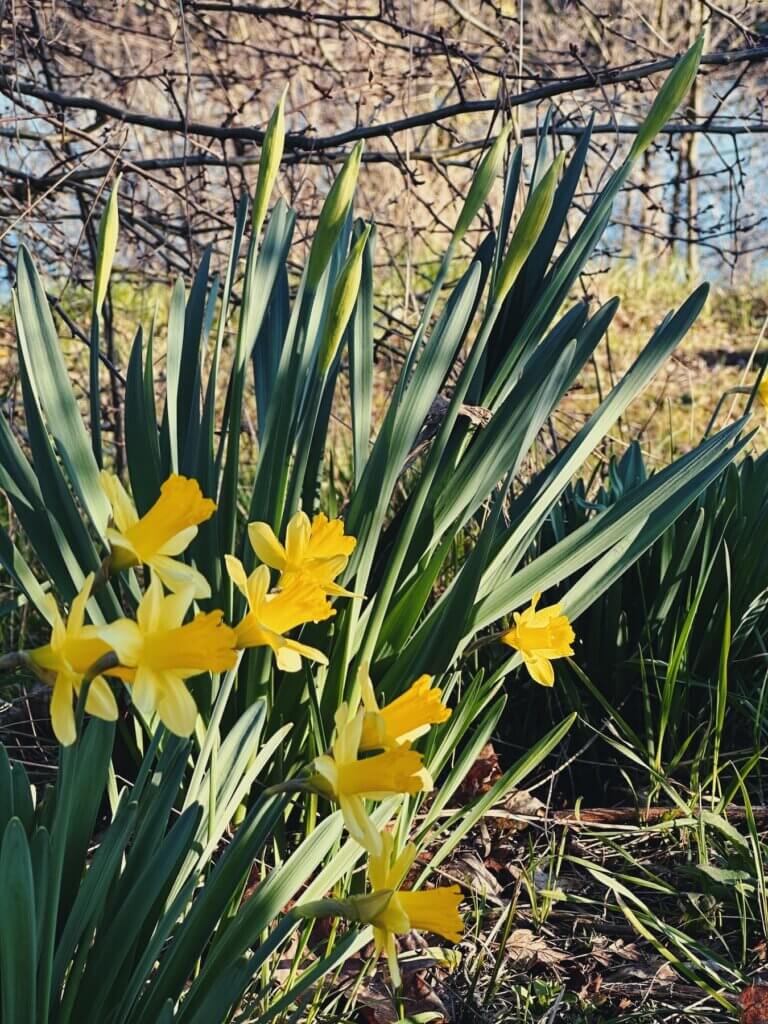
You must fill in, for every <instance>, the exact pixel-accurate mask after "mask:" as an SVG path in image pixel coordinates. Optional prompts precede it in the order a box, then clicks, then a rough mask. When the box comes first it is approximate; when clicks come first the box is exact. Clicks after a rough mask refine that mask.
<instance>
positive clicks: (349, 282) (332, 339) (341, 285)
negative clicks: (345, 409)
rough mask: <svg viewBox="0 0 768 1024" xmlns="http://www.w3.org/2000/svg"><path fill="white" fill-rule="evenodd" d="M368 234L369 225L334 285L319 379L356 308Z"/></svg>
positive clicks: (363, 231) (353, 247) (329, 362)
mask: <svg viewBox="0 0 768 1024" xmlns="http://www.w3.org/2000/svg"><path fill="white" fill-rule="evenodd" d="M370 233H371V225H370V224H366V226H365V228H364V229H363V230H362V231H361V232H360V237H359V238H358V239H357V241H356V242H355V244H354V245H353V246H352V249H351V251H350V253H349V256H348V257H347V260H346V262H345V264H344V266H343V267H342V268H341V271H340V273H339V276H338V277H337V278H336V283H335V284H334V286H333V295H332V296H331V305H330V308H329V310H328V316H327V318H326V322H325V331H324V333H323V341H322V344H321V346H320V355H319V357H318V368H319V371H320V374H321V376H322V375H324V374H325V373H326V372H327V370H328V367H329V366H330V365H331V363H332V362H333V357H334V356H335V355H336V351H337V349H338V347H339V344H340V343H341V339H342V337H343V335H344V331H345V330H346V327H347V324H348V323H349V318H350V317H351V316H352V311H353V310H354V308H355V302H356V300H357V293H358V292H359V291H360V278H361V276H362V272H363V251H364V249H365V244H366V242H367V241H368V236H369V235H370Z"/></svg>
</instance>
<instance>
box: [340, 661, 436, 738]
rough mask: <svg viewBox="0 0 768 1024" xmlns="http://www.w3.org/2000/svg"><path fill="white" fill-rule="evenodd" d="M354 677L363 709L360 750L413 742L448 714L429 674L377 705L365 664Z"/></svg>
mask: <svg viewBox="0 0 768 1024" xmlns="http://www.w3.org/2000/svg"><path fill="white" fill-rule="evenodd" d="M358 680H359V682H360V690H361V695H362V698H363V707H364V709H365V717H364V719H363V734H362V737H361V739H360V749H361V750H376V749H379V748H388V747H396V746H398V745H399V744H401V743H405V742H413V741H414V740H417V739H418V738H419V737H420V736H423V735H424V734H425V733H427V732H429V729H430V727H431V726H433V725H440V724H441V723H442V722H445V721H447V720H448V719H449V718H450V717H451V709H450V708H449V707H446V706H445V704H443V703H442V695H443V694H442V690H440V689H438V688H437V687H436V686H432V676H427V675H423V676H419V678H418V679H417V680H416V681H415V682H414V683H412V684H411V686H410V687H409V688H408V689H407V690H406V691H405V693H402V694H400V696H399V697H396V698H395V699H394V700H393V701H390V702H389V704H385V705H384V707H381V708H380V707H379V704H378V701H377V700H376V694H375V692H374V689H373V684H372V683H371V677H370V675H369V674H368V668H367V666H366V665H363V666H362V667H361V669H360V672H359V674H358Z"/></svg>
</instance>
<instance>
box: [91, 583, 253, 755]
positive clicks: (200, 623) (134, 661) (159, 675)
mask: <svg viewBox="0 0 768 1024" xmlns="http://www.w3.org/2000/svg"><path fill="white" fill-rule="evenodd" d="M193 600H194V592H193V590H192V588H191V587H188V588H187V589H186V590H183V591H181V592H180V593H178V594H164V593H163V588H162V585H161V583H160V580H159V579H158V578H157V577H155V576H153V577H152V581H151V583H150V584H149V586H148V587H147V590H146V592H145V594H144V596H143V597H142V599H141V601H140V602H139V606H138V609H137V611H136V621H135V622H134V621H133V620H132V619H118V620H117V621H115V622H112V623H110V624H109V625H108V626H105V627H104V628H103V629H102V630H101V635H102V637H103V639H104V640H106V642H107V643H108V644H109V645H110V647H112V648H113V649H114V650H115V652H116V653H117V656H118V658H119V659H120V666H121V667H120V668H118V669H116V670H115V672H114V674H115V675H117V676H119V677H120V678H121V679H125V680H126V681H128V682H129V683H131V696H132V698H133V702H134V704H135V705H136V707H137V708H138V709H139V711H141V713H142V714H144V715H146V716H147V717H150V716H151V715H152V714H154V713H155V712H157V714H158V716H159V718H160V721H161V722H162V723H163V725H165V726H166V728H168V729H169V730H170V731H171V732H173V733H175V734H176V735H177V736H190V735H191V734H192V732H193V730H194V728H195V719H196V718H197V707H196V706H195V701H194V698H193V697H192V694H191V693H190V692H189V690H188V689H187V686H186V683H185V680H186V679H190V678H191V677H192V676H196V675H199V674H200V673H202V672H224V671H226V670H227V669H229V668H232V666H233V665H234V664H235V662H236V661H237V651H236V650H235V631H234V630H233V629H231V628H230V627H229V626H227V625H225V624H224V623H223V622H222V617H223V613H222V612H221V611H218V610H217V611H212V612H205V613H203V612H199V613H198V614H197V615H195V617H194V618H193V619H192V620H191V621H189V622H184V619H185V618H186V616H187V612H188V611H189V609H190V607H191V605H192V602H193Z"/></svg>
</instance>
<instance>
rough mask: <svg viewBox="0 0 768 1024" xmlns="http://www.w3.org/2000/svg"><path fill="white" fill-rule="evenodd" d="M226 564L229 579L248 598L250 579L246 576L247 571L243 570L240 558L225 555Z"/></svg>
mask: <svg viewBox="0 0 768 1024" xmlns="http://www.w3.org/2000/svg"><path fill="white" fill-rule="evenodd" d="M224 564H225V565H226V567H227V572H228V573H229V578H230V579H231V580H232V582H233V583H234V584H235V586H236V587H237V589H238V590H239V591H240V592H241V593H242V594H244V595H245V596H246V597H247V596H248V577H247V575H246V572H245V569H244V568H243V563H242V562H241V561H240V559H239V558H235V556H234V555H224Z"/></svg>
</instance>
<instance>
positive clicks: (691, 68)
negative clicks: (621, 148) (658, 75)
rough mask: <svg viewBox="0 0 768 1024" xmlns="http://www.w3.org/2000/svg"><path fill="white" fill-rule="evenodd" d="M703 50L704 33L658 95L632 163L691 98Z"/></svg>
mask: <svg viewBox="0 0 768 1024" xmlns="http://www.w3.org/2000/svg"><path fill="white" fill-rule="evenodd" d="M703 48H704V34H703V33H702V34H701V35H700V36H699V38H698V39H697V40H696V42H695V43H694V44H693V46H692V47H691V48H690V49H689V50H688V51H687V52H686V53H685V54H684V55H683V57H682V58H681V59H680V60H679V61H678V63H677V64H676V65H675V68H674V70H673V71H672V73H671V74H670V75H669V77H668V78H667V79H666V81H665V82H664V84H663V85H662V87H661V88H660V89H659V91H658V93H657V94H656V99H655V100H654V101H653V106H652V107H651V109H650V111H649V113H648V116H647V117H646V119H645V120H644V121H643V123H642V125H641V126H640V131H639V132H638V133H637V138H636V139H635V141H634V144H633V146H632V150H631V152H630V159H635V158H636V157H638V156H640V154H641V153H643V152H644V151H645V150H646V149H647V148H648V147H649V146H650V144H651V142H653V139H654V137H655V136H656V134H657V133H658V132H660V131H661V129H662V128H663V127H664V125H665V124H666V123H667V121H668V120H669V118H670V117H671V116H672V115H673V114H674V112H675V111H676V110H677V108H678V107H679V106H680V104H681V103H682V101H683V100H684V99H685V97H686V96H687V95H688V90H689V89H690V88H691V86H692V85H693V80H694V78H695V77H696V72H697V71H698V69H699V64H700V62H701V51H702V50H703Z"/></svg>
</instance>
